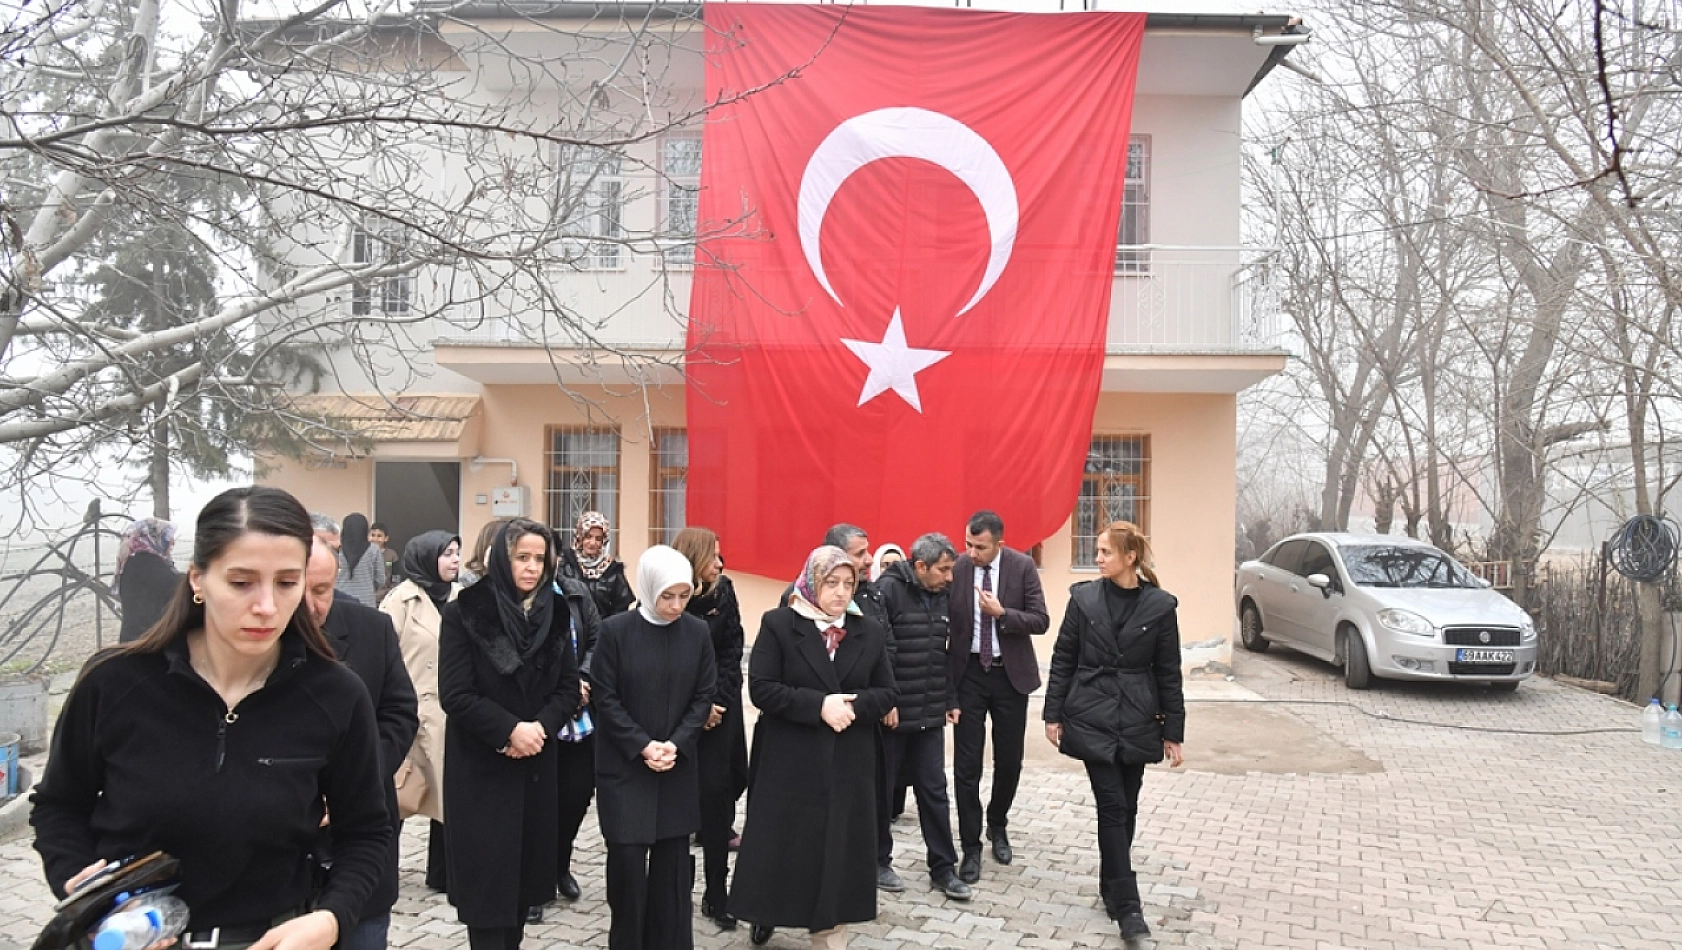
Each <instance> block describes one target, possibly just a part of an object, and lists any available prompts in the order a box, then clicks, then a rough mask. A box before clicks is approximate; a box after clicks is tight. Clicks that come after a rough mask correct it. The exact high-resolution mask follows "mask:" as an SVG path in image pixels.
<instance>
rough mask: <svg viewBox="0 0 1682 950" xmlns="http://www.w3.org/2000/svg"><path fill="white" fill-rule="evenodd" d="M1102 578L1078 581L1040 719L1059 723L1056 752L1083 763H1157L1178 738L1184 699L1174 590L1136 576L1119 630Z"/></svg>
mask: <svg viewBox="0 0 1682 950" xmlns="http://www.w3.org/2000/svg"><path fill="white" fill-rule="evenodd" d="M1108 583H1110V582H1109V581H1106V580H1096V581H1087V582H1085V583H1081V584H1076V585H1074V587H1073V588H1071V589H1070V592H1069V608H1068V610H1067V612H1065V613H1064V614H1063V626H1062V627H1061V628H1059V629H1058V631H1057V644H1056V646H1054V647H1053V648H1052V652H1051V675H1050V680H1049V682H1048V683H1047V684H1046V688H1045V716H1044V718H1045V721H1046V722H1057V723H1062V724H1063V738H1062V742H1061V744H1060V745H1059V747H1058V748H1059V750H1060V751H1061V752H1062V753H1063V754H1064V755H1068V756H1072V757H1074V758H1077V759H1082V760H1085V761H1089V762H1124V763H1128V764H1134V765H1137V764H1141V763H1146V762H1160V761H1162V741H1163V740H1164V739H1170V740H1173V741H1174V742H1181V741H1184V739H1185V733H1186V703H1185V694H1184V692H1183V690H1182V687H1181V677H1180V627H1179V621H1178V619H1177V617H1176V614H1175V608H1176V607H1177V606H1178V605H1179V601H1177V600H1175V599H1174V597H1173V595H1171V594H1169V593H1167V592H1166V591H1164V590H1162V589H1161V588H1160V587H1157V586H1155V585H1154V584H1150V583H1147V582H1144V581H1140V585H1139V587H1140V590H1139V602H1138V604H1137V606H1135V607H1134V608H1133V613H1132V615H1131V616H1130V617H1128V618H1127V623H1126V624H1125V625H1123V626H1122V628H1121V629H1120V630H1119V631H1118V630H1116V629H1115V623H1114V619H1113V617H1112V616H1111V613H1110V605H1109V603H1108V601H1107V600H1106V599H1105V597H1104V588H1103V585H1104V584H1108Z"/></svg>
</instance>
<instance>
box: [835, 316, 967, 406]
mask: <svg viewBox="0 0 1682 950" xmlns="http://www.w3.org/2000/svg"><path fill="white" fill-rule="evenodd" d="M841 342H842V343H845V344H847V349H849V350H852V351H853V355H854V356H856V357H858V358H859V359H860V360H861V361H863V362H864V365H866V366H868V367H870V376H869V377H867V378H866V379H865V381H864V389H863V391H861V392H860V393H859V403H858V404H859V405H861V406H862V405H864V404H865V403H867V402H869V401H870V400H872V399H875V398H876V397H877V396H880V395H882V394H883V393H885V392H887V391H888V390H890V389H891V390H893V391H894V392H896V393H898V394H899V398H901V399H903V400H905V401H906V402H907V403H909V404H910V405H911V408H913V409H915V410H917V411H918V412H919V413H921V412H922V411H923V401H922V399H921V398H920V397H919V396H918V395H917V374H918V373H920V372H922V371H923V370H925V369H928V368H929V367H930V366H933V365H934V364H936V363H938V362H940V361H941V360H943V359H945V358H947V357H948V356H951V355H952V353H951V351H949V350H917V349H912V348H911V347H908V346H906V345H905V325H904V324H903V323H901V322H900V318H899V308H898V307H895V308H894V318H893V319H892V320H890V321H888V329H887V332H886V333H884V334H883V335H882V342H880V343H867V342H865V341H863V340H848V339H842V341H841Z"/></svg>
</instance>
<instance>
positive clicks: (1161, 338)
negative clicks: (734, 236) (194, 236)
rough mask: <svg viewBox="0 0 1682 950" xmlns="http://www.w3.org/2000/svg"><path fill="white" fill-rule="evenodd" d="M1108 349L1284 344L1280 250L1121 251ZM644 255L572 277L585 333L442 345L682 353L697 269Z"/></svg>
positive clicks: (538, 332)
mask: <svg viewBox="0 0 1682 950" xmlns="http://www.w3.org/2000/svg"><path fill="white" fill-rule="evenodd" d="M1118 250H1119V252H1118V256H1117V260H1118V261H1119V262H1120V263H1119V264H1118V267H1117V273H1116V276H1115V288H1114V293H1113V295H1112V299H1111V302H1110V324H1109V334H1108V336H1107V339H1106V348H1107V349H1108V351H1109V352H1111V353H1150V352H1176V353H1231V352H1254V351H1262V350H1273V349H1277V348H1278V346H1279V320H1278V297H1277V294H1276V292H1275V289H1274V287H1273V285H1272V281H1271V273H1272V272H1271V269H1270V267H1269V263H1270V260H1271V253H1270V252H1268V251H1267V250H1266V249H1263V248H1243V247H1205V246H1184V245H1166V244H1141V245H1129V246H1127V247H1124V248H1120V249H1118ZM644 257H645V255H636V257H635V258H634V259H632V260H631V261H630V262H629V263H628V266H627V267H626V268H625V269H624V270H621V271H615V272H600V271H596V272H581V273H577V274H562V275H560V276H558V277H557V278H556V283H555V284H554V287H553V289H554V292H555V296H556V297H558V298H561V299H563V300H567V301H569V303H570V307H569V309H571V310H572V311H573V312H575V313H577V314H578V315H579V317H580V318H581V319H583V320H586V321H588V322H589V325H588V326H587V327H585V328H584V330H583V332H580V331H579V329H577V327H576V324H574V325H573V326H568V325H565V324H564V323H563V321H561V320H560V319H559V318H558V317H556V316H554V315H551V316H549V317H548V318H546V319H545V318H542V317H539V316H538V315H537V314H535V313H533V312H532V311H531V310H524V311H522V312H519V313H512V312H510V313H496V312H490V311H487V310H486V309H485V308H474V309H473V313H472V315H471V316H468V315H467V314H465V313H463V314H461V315H460V316H453V317H450V318H447V319H445V320H443V321H442V322H441V325H440V326H439V328H438V340H437V342H438V343H439V344H442V345H446V346H448V345H455V346H502V347H509V346H512V347H525V346H533V347H548V348H550V349H582V348H590V347H593V346H599V347H609V348H615V349H625V350H676V349H681V348H682V347H683V341H684V325H683V319H682V317H681V315H680V314H679V313H677V312H674V311H677V310H678V309H679V308H681V307H683V306H685V305H686V304H687V302H688V300H689V283H690V279H691V274H690V272H688V271H667V272H666V273H665V275H664V276H663V277H662V276H660V275H659V272H658V266H659V265H658V263H657V262H654V261H650V260H643V259H642V258H644Z"/></svg>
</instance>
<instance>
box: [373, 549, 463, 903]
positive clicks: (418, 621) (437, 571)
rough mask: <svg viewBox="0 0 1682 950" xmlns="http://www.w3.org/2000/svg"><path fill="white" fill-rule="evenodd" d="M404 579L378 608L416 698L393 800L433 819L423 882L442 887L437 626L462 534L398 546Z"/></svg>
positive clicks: (451, 592) (451, 588)
mask: <svg viewBox="0 0 1682 950" xmlns="http://www.w3.org/2000/svg"><path fill="white" fill-rule="evenodd" d="M399 570H400V571H401V573H402V575H403V578H404V580H403V583H401V584H399V585H397V586H396V587H395V588H392V591H391V593H389V594H387V595H386V598H385V601H384V602H383V603H381V604H380V609H381V610H383V611H385V613H386V614H387V615H388V616H390V617H391V622H392V624H393V625H394V626H396V627H397V639H398V642H399V643H401V644H402V647H403V665H404V666H406V667H408V668H409V678H410V679H411V680H413V681H414V684H415V695H416V697H417V698H418V699H419V700H420V730H419V731H418V732H416V733H415V744H414V746H413V747H412V748H411V749H410V750H409V756H408V758H406V759H404V760H403V764H402V765H401V766H400V767H399V768H398V769H397V803H398V809H399V811H401V812H402V814H403V817H405V818H407V817H409V816H410V815H425V816H427V817H428V818H430V819H432V826H431V829H430V835H429V838H428V840H427V849H426V886H427V887H430V888H432V889H433V890H435V891H442V890H444V886H445V877H444V868H445V855H444V826H443V819H444V709H443V707H442V706H441V705H440V704H439V702H438V627H439V623H440V621H441V619H442V616H443V611H444V605H445V604H447V603H449V602H450V601H452V600H455V599H456V594H457V593H459V592H460V590H461V587H460V585H458V584H456V582H455V581H456V575H457V574H459V573H460V571H461V538H459V537H457V536H455V535H453V534H451V533H450V532H448V531H428V532H426V533H424V534H421V535H418V536H417V537H415V538H414V539H412V540H411V541H410V542H409V543H408V544H407V545H406V546H404V548H403V559H402V561H401V562H400V566H399Z"/></svg>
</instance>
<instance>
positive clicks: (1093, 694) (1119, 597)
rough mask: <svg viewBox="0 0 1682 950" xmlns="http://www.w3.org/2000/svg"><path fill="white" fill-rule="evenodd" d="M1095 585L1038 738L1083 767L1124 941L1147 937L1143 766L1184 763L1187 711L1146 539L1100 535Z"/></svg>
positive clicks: (1067, 635)
mask: <svg viewBox="0 0 1682 950" xmlns="http://www.w3.org/2000/svg"><path fill="white" fill-rule="evenodd" d="M1098 573H1099V574H1101V575H1102V577H1101V578H1100V579H1099V580H1095V581H1087V582H1086V583H1084V584H1076V585H1075V587H1074V590H1073V591H1071V592H1070V594H1069V609H1068V610H1067V611H1066V612H1065V613H1064V614H1063V626H1062V627H1061V628H1060V629H1059V630H1058V631H1057V645H1056V646H1055V647H1053V648H1052V654H1051V671H1050V672H1051V675H1050V676H1049V677H1048V678H1047V682H1046V688H1045V737H1046V738H1047V739H1049V740H1050V741H1051V744H1052V745H1055V746H1057V748H1058V750H1059V751H1060V752H1062V753H1063V754H1064V755H1067V756H1070V757H1072V758H1076V759H1080V760H1081V761H1082V762H1084V763H1086V775H1087V778H1088V779H1089V780H1090V781H1091V782H1092V797H1093V799H1094V800H1095V803H1096V805H1097V811H1098V858H1099V871H1098V890H1099V893H1100V894H1102V895H1103V898H1104V909H1105V910H1106V911H1108V912H1109V915H1110V917H1111V918H1112V919H1114V920H1115V921H1116V922H1117V923H1118V924H1119V925H1120V930H1121V936H1122V937H1123V938H1134V937H1147V936H1149V935H1150V932H1151V929H1150V925H1149V924H1147V923H1146V922H1145V917H1144V908H1143V905H1142V903H1141V902H1140V899H1139V882H1138V879H1137V877H1135V875H1134V873H1133V858H1132V853H1131V852H1132V848H1133V832H1134V830H1135V826H1136V824H1137V821H1138V817H1139V788H1140V786H1141V785H1142V784H1143V782H1144V776H1145V765H1146V764H1148V763H1151V762H1161V761H1162V760H1163V759H1164V758H1166V759H1167V760H1168V764H1170V765H1175V766H1177V765H1179V764H1180V763H1181V761H1182V752H1181V749H1180V743H1181V742H1182V741H1184V739H1185V730H1186V704H1185V694H1184V692H1183V690H1182V688H1181V679H1180V627H1179V621H1178V618H1177V617H1176V614H1175V608H1176V606H1177V605H1178V603H1179V602H1178V601H1176V600H1175V599H1174V597H1173V595H1171V594H1169V593H1168V592H1166V591H1164V590H1163V589H1162V588H1161V587H1159V586H1157V582H1156V572H1155V571H1154V570H1152V569H1151V549H1150V542H1148V541H1146V540H1145V536H1144V535H1143V534H1141V533H1139V529H1138V527H1137V526H1135V525H1133V524H1132V523H1131V522H1127V521H1117V522H1114V523H1112V524H1111V525H1110V526H1109V527H1108V528H1106V529H1105V530H1104V531H1103V532H1102V533H1100V534H1099V535H1098Z"/></svg>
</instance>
